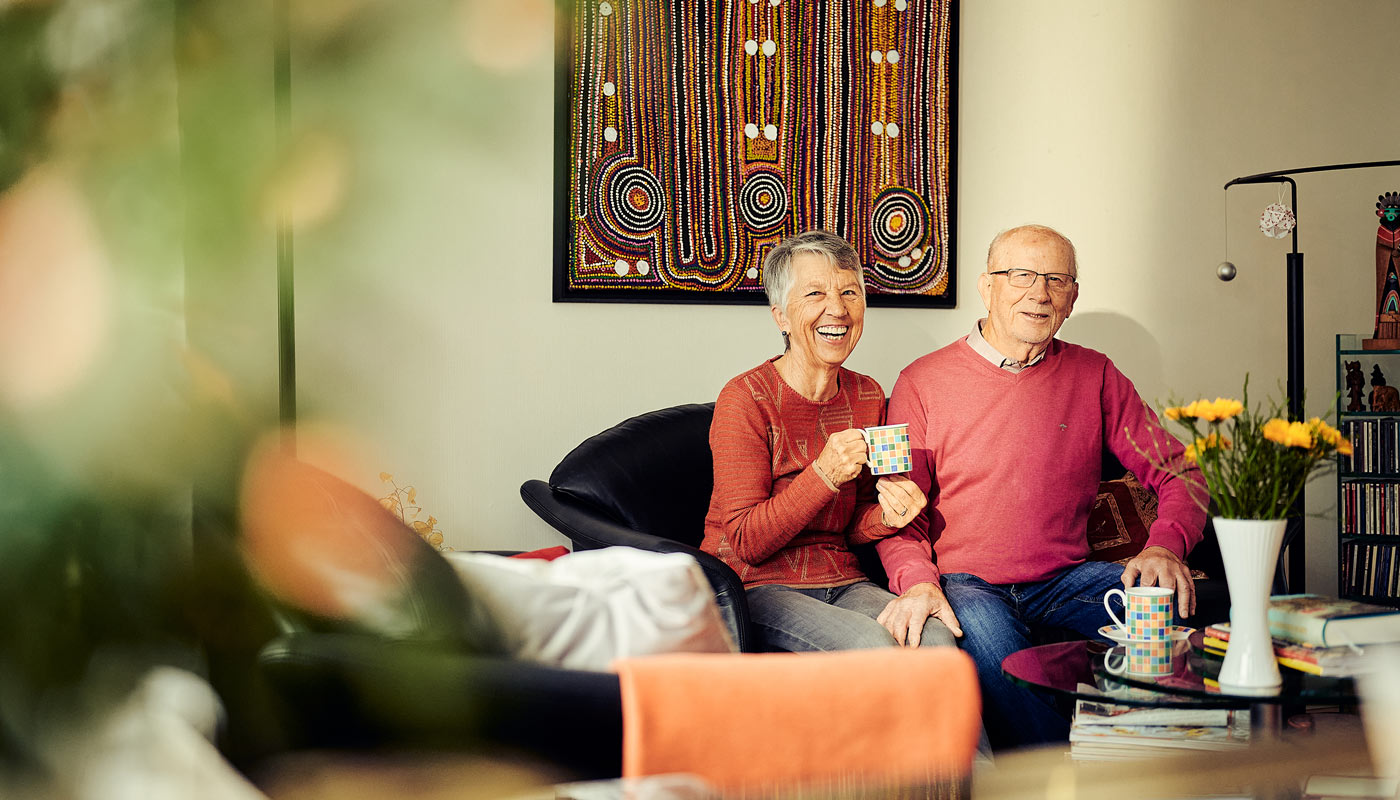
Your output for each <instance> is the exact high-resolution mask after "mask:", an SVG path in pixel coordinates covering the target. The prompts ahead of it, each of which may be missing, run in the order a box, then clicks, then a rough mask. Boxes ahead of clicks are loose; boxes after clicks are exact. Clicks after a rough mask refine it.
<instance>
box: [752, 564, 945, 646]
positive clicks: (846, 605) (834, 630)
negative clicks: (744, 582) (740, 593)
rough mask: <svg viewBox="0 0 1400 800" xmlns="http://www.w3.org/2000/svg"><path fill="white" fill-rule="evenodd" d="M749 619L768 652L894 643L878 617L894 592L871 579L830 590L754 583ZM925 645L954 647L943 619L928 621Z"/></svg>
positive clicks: (923, 639)
mask: <svg viewBox="0 0 1400 800" xmlns="http://www.w3.org/2000/svg"><path fill="white" fill-rule="evenodd" d="M744 594H745V595H746V597H747V598H748V603H749V617H750V619H752V621H753V625H754V628H755V629H756V630H757V631H758V633H759V635H760V636H761V637H762V638H763V642H764V644H766V645H767V646H768V648H769V649H770V650H787V651H789V652H793V653H802V652H811V651H824V650H866V649H872V648H876V647H894V646H895V641H894V637H893V636H891V635H890V632H889V631H887V630H885V626H883V625H881V624H880V623H878V622H876V621H875V618H876V617H878V616H880V612H881V611H884V610H885V606H886V605H887V604H888V603H889V602H890V601H891V600H893V599H894V595H892V594H890V593H889V592H887V591H885V590H884V589H881V588H880V587H878V586H876V585H875V584H873V583H871V582H870V581H860V582H858V583H852V584H849V585H847V586H833V587H831V588H829V589H810V588H801V587H797V586H782V585H780V584H764V585H762V586H754V587H753V588H751V589H748V590H747V591H746V592H745V593H744ZM919 644H920V646H921V647H956V646H957V640H956V639H955V638H954V637H953V632H952V631H950V630H948V626H946V625H944V624H943V622H942V620H937V619H933V618H930V619H929V621H928V622H927V623H926V624H925V625H924V633H923V638H922V639H921V640H920V643H919Z"/></svg>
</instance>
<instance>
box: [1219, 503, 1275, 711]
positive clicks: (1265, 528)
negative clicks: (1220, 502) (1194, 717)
mask: <svg viewBox="0 0 1400 800" xmlns="http://www.w3.org/2000/svg"><path fill="white" fill-rule="evenodd" d="M1287 524H1288V521H1287V520H1282V519H1227V518H1225V517H1216V518H1215V537H1216V539H1217V540H1218V541H1219V542H1220V556H1221V559H1222V560H1223V561H1224V562H1225V580H1226V581H1227V582H1229V584H1230V644H1229V646H1228V647H1226V648H1225V663H1224V664H1222V665H1221V667H1220V688H1221V689H1223V690H1225V691H1234V692H1237V693H1240V694H1272V693H1273V692H1274V691H1276V690H1277V689H1278V687H1279V686H1280V685H1281V684H1282V680H1281V679H1280V678H1279V672H1278V662H1276V661H1275V660H1274V644H1273V639H1272V638H1271V637H1270V636H1269V592H1270V589H1271V588H1272V586H1273V578H1274V569H1275V567H1276V565H1277V564H1278V551H1279V547H1280V546H1281V545H1282V544H1283V532H1284V528H1285V527H1286V526H1287Z"/></svg>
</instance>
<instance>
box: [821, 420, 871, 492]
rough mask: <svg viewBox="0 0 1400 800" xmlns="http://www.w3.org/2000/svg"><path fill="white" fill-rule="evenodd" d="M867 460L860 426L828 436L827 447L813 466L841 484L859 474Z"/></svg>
mask: <svg viewBox="0 0 1400 800" xmlns="http://www.w3.org/2000/svg"><path fill="white" fill-rule="evenodd" d="M865 461H866V452H865V438H864V437H863V436H861V432H860V429H859V428H851V429H849V430H844V431H840V432H839V433H833V434H831V436H829V437H827V440H826V447H823V448H822V451H821V454H820V455H818V456H817V460H816V461H815V462H814V463H813V466H815V467H816V468H817V471H818V472H820V473H821V474H823V475H825V476H826V479H827V480H829V481H831V482H832V483H833V484H834V485H836V486H840V485H841V484H843V483H846V482H847V481H850V480H853V479H854V478H855V477H856V476H857V475H859V474H860V468H861V467H863V466H865Z"/></svg>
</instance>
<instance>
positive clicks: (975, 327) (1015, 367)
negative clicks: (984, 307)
mask: <svg viewBox="0 0 1400 800" xmlns="http://www.w3.org/2000/svg"><path fill="white" fill-rule="evenodd" d="M986 321H987V318H986V317H983V318H982V319H979V320H977V321H976V322H974V323H973V324H972V333H969V334H968V335H967V344H968V346H969V347H971V348H972V350H973V352H975V353H977V354H978V355H979V356H982V357H983V358H985V359H987V361H989V362H991V364H992V366H995V367H1000V368H1001V369H1004V370H1006V371H1007V372H1020V371H1021V370H1023V369H1025V368H1027V367H1033V366H1035V365H1036V364H1039V363H1040V361H1041V359H1043V358H1045V350H1041V351H1040V353H1039V354H1038V355H1037V356H1036V357H1035V358H1032V359H1031V360H1030V361H1027V362H1026V363H1024V364H1022V363H1021V362H1019V361H1017V360H1015V359H1014V358H1007V357H1006V356H1004V355H1002V354H1001V351H999V350H997V349H996V348H995V347H992V345H991V344H990V343H989V342H988V341H987V340H986V339H985V338H984V337H983V336H982V323H984V322H986ZM1047 349H1048V348H1047Z"/></svg>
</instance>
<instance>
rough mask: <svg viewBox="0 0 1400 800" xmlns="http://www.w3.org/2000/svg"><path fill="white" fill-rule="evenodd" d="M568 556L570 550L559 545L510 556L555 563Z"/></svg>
mask: <svg viewBox="0 0 1400 800" xmlns="http://www.w3.org/2000/svg"><path fill="white" fill-rule="evenodd" d="M568 554H569V548H567V547H565V546H564V545H562V544H558V545H555V546H554V547H542V548H540V549H539V550H531V551H529V552H528V553H516V554H515V555H513V556H510V558H538V559H540V560H541V561H553V560H554V559H556V558H558V557H560V556H567V555H568Z"/></svg>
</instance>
